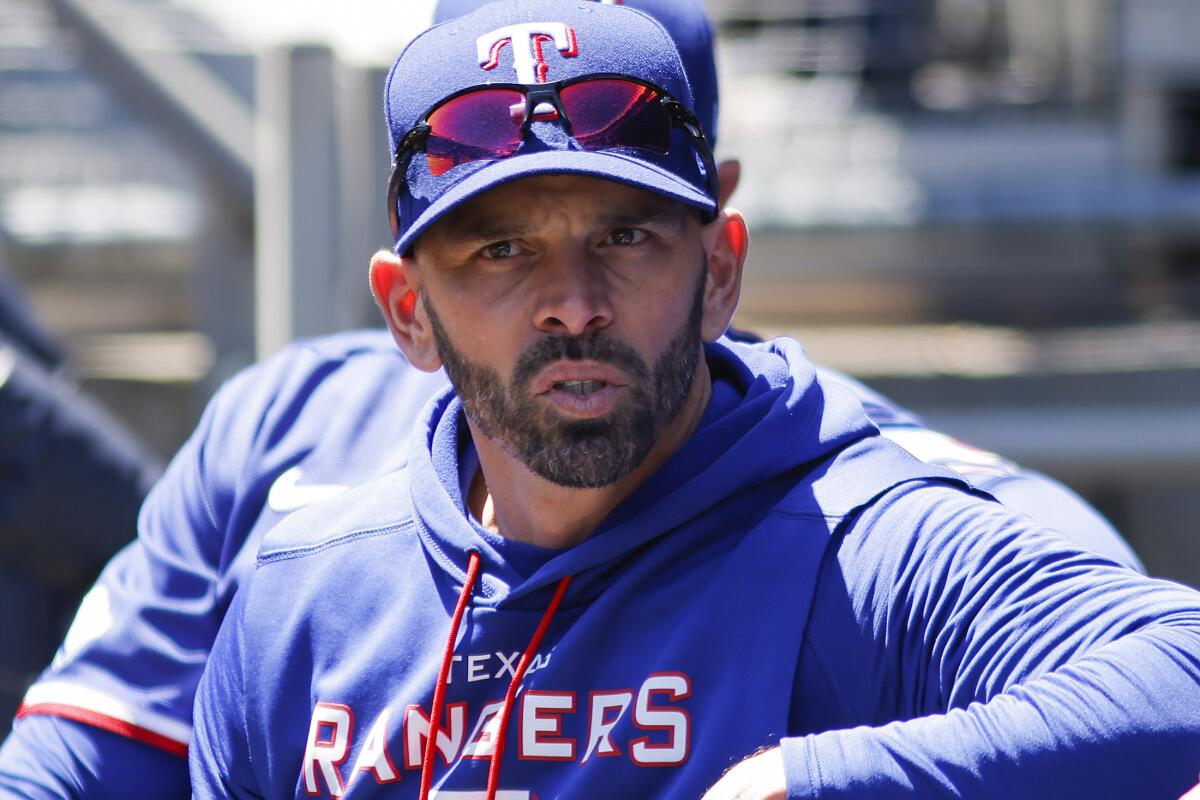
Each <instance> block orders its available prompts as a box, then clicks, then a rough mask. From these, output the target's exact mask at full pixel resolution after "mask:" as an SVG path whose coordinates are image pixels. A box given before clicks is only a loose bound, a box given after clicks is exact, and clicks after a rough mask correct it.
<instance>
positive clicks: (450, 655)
mask: <svg viewBox="0 0 1200 800" xmlns="http://www.w3.org/2000/svg"><path fill="white" fill-rule="evenodd" d="M478 577H479V553H476V552H475V551H474V550H472V551H471V555H470V557H469V558H468V559H467V577H466V578H465V579H463V588H462V592H461V593H460V594H459V595H458V605H456V606H455V607H454V616H453V617H451V618H450V637H449V638H448V639H447V640H446V652H445V653H444V654H443V655H442V668H441V670H439V671H438V679H437V683H435V684H434V685H433V708H431V709H430V711H431V712H432V713H431V715H430V717H429V738H428V739H426V740H425V758H424V760H423V761H422V762H421V791H420V794H418V795H417V796H418V797H420V798H421V800H429V789H430V787H431V786H432V785H433V757H434V753H435V751H436V750H437V737H438V733H439V729H440V728H441V726H442V703H443V702H444V701H445V699H446V682H447V680H448V679H449V677H450V665H451V664H452V663H453V662H454V643H455V640H456V639H458V626H459V624H460V623H461V622H462V618H463V612H465V611H466V610H467V603H468V602H469V601H470V600H471V592H472V590H474V588H475V579H476V578H478Z"/></svg>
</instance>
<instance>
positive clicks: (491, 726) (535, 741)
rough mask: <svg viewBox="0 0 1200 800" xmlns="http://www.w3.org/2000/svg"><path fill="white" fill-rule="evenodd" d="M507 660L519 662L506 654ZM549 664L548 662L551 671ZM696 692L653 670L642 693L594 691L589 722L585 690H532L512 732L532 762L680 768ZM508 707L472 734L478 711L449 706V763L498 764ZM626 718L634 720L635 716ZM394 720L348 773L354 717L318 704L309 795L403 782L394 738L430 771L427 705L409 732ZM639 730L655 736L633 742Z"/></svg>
mask: <svg viewBox="0 0 1200 800" xmlns="http://www.w3.org/2000/svg"><path fill="white" fill-rule="evenodd" d="M500 660H501V661H502V662H504V663H506V664H507V663H510V662H509V660H508V659H505V658H503V657H501V659H500ZM548 663H549V656H546V657H545V659H543V660H542V664H543V665H544V664H548ZM691 695H692V683H691V679H690V678H688V676H687V675H685V674H683V673H679V672H658V673H653V674H651V675H650V676H649V677H647V678H646V680H645V681H643V682H642V685H641V686H640V687H639V688H638V689H636V690H635V689H612V690H607V691H593V692H589V693H588V699H587V709H586V714H587V716H586V719H585V718H584V716H583V714H582V713H580V712H583V711H584V709H582V708H579V703H578V698H579V694H578V692H574V691H549V690H545V689H526V690H525V691H524V692H523V693H522V694H521V695H520V696H519V699H518V701H517V702H518V703H520V707H519V708H514V709H513V716H514V717H516V720H515V722H514V724H516V725H517V726H518V728H519V729H518V730H516V731H512V730H510V735H511V736H512V739H513V740H514V742H513V748H512V749H513V750H515V751H516V755H517V757H518V758H520V759H521V760H525V761H530V760H533V761H537V760H542V761H577V762H578V763H579V764H585V763H588V762H589V761H592V760H593V759H599V758H602V757H613V756H616V757H620V756H622V755H627V756H628V757H629V759H630V760H631V761H633V763H635V764H637V765H639V766H645V767H661V766H678V765H680V764H683V763H684V762H686V761H687V760H688V758H689V757H690V755H691V717H690V716H689V715H688V712H687V710H686V708H683V707H680V706H678V705H675V703H678V701H681V700H686V699H687V698H689V697H691ZM502 706H503V701H501V700H493V701H491V702H488V703H486V704H484V705H483V706H482V707H480V708H478V717H477V718H476V720H475V724H474V727H473V728H472V729H471V734H470V736H467V737H464V734H465V732H466V730H467V722H468V719H469V718H470V717H471V710H470V709H469V707H468V704H467V702H465V701H462V702H457V703H448V704H447V705H446V708H445V712H444V714H443V725H442V726H439V727H440V730H439V731H438V735H437V746H436V748H435V751H436V752H437V753H438V754H439V755H440V756H441V760H442V761H443V762H444V763H445V764H446V765H447V766H451V765H452V764H454V763H455V761H457V760H458V759H480V760H483V759H488V758H490V757H491V755H492V754H493V753H494V752H495V743H496V740H497V735H498V727H497V726H498V723H499V721H500V710H501V708H502ZM626 714H630V716H629V718H628V719H627V718H626V716H625V715H626ZM392 717H393V707H390V706H389V707H385V708H383V709H382V710H381V711H380V712H379V714H378V716H377V717H376V718H375V719H374V721H373V722H372V723H371V726H370V728H369V729H365V730H366V736H365V738H360V739H359V740H358V741H360V742H361V745H360V747H359V749H358V751H357V758H356V759H355V761H354V766H353V768H352V769H350V770H349V771H348V774H344V773H343V767H344V766H345V764H344V762H345V761H346V760H347V759H348V758H349V757H350V755H351V752H352V751H353V750H354V742H355V741H356V739H355V733H356V732H355V730H354V712H353V710H352V709H351V708H350V707H349V706H346V705H342V704H339V703H327V702H318V703H317V704H316V705H315V706H314V708H313V712H312V719H311V720H310V722H309V730H308V740H307V743H306V745H305V748H304V761H303V765H302V768H301V781H302V782H303V784H304V789H305V791H306V792H307V793H308V795H309V796H313V797H315V796H319V795H323V794H328V795H331V796H333V797H342V796H343V795H345V794H346V792H347V785H348V784H350V782H352V781H354V780H356V779H358V778H359V777H361V775H360V774H361V773H365V772H369V773H372V774H373V775H374V776H375V782H376V783H377V784H386V783H394V782H396V781H399V780H401V778H402V777H403V775H402V773H401V771H400V769H398V768H397V765H396V763H395V762H394V761H393V760H392V757H391V755H390V752H389V735H390V736H394V737H395V740H393V741H391V742H390V744H391V746H392V747H401V748H402V749H403V751H404V769H406V770H418V769H420V768H421V765H422V762H423V761H424V758H425V747H426V743H427V742H428V740H429V727H430V725H429V716H428V714H427V713H426V712H425V710H424V709H422V708H421V707H420V706H417V705H410V706H408V707H407V708H406V709H405V712H404V719H403V724H402V725H396V726H393V725H392V724H391V721H392ZM623 721H625V722H626V724H622V722H623ZM585 724H586V728H585V727H584V726H585ZM618 729H619V731H620V732H619V734H618ZM585 730H586V740H585V741H586V746H585V747H584V748H583V751H582V752H583V757H582V758H580V757H579V754H580V749H579V746H578V745H579V741H580V740H581V739H582V738H583V737H584V735H585V734H584V731H585ZM639 732H640V733H643V734H645V735H641V736H637V738H630V737H631V736H633V735H635V734H637V733H639ZM568 733H570V734H572V735H567V734H568ZM618 742H620V744H618ZM451 794H454V793H449V794H447V795H446V796H447V797H449V796H450V795H451ZM500 796H503V793H501V795H500Z"/></svg>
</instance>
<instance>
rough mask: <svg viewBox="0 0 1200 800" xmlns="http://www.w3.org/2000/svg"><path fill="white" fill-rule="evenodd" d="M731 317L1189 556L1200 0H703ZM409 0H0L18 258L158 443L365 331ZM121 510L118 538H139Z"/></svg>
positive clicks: (411, 27) (1136, 534)
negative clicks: (261, 375) (228, 386)
mask: <svg viewBox="0 0 1200 800" xmlns="http://www.w3.org/2000/svg"><path fill="white" fill-rule="evenodd" d="M708 6H709V10H710V12H711V13H712V15H713V16H714V18H715V20H716V21H717V25H718V29H719V35H720V42H721V44H720V64H721V70H722V88H723V92H722V99H723V103H722V117H721V130H720V140H721V142H720V148H719V150H720V152H721V154H723V155H725V156H738V157H740V158H741V159H742V161H743V165H744V170H743V176H744V177H743V184H742V188H741V190H740V191H739V193H738V196H737V197H736V198H735V203H734V204H735V205H737V206H738V207H740V208H741V209H743V210H744V211H745V212H746V214H747V216H748V217H749V219H750V221H751V223H752V225H753V226H754V229H755V230H754V243H753V247H752V255H751V263H750V268H749V271H748V274H747V279H746V289H745V294H744V300H743V304H742V311H741V315H740V318H739V323H740V324H741V326H743V327H747V328H751V329H756V330H759V331H762V332H765V333H775V332H790V333H793V334H794V335H796V336H797V337H798V338H799V339H800V340H801V341H802V342H804V343H805V345H806V346H807V348H808V350H809V352H810V353H811V354H812V355H813V356H815V357H816V358H817V359H818V360H820V361H822V362H824V363H826V364H829V365H831V366H834V367H837V368H841V369H843V370H846V371H848V372H851V373H853V374H855V375H858V376H860V377H863V378H865V379H866V380H867V381H868V382H869V383H870V385H872V386H873V387H875V388H877V389H879V390H881V391H883V392H884V393H886V394H888V395H891V396H892V397H893V398H895V399H896V400H898V401H900V402H902V403H905V404H908V405H910V406H911V407H913V408H914V409H916V410H917V411H919V412H920V413H922V414H924V415H925V417H926V418H927V419H928V420H929V421H930V422H931V423H932V424H933V425H934V426H937V427H939V428H941V429H942V430H945V431H947V432H950V433H952V434H954V435H956V436H959V437H961V438H963V439H966V440H968V441H970V442H972V443H975V444H979V445H983V446H986V447H989V448H993V449H995V450H997V451H999V452H1001V453H1003V454H1004V455H1006V456H1008V457H1010V458H1013V459H1016V460H1018V461H1021V462H1023V463H1025V464H1027V465H1030V466H1034V467H1038V468H1041V469H1043V470H1045V471H1047V472H1049V473H1051V474H1052V475H1054V476H1056V477H1058V478H1060V479H1062V480H1064V481H1066V482H1067V483H1068V484H1070V485H1071V486H1073V487H1074V488H1076V489H1077V490H1078V491H1080V492H1081V493H1083V494H1084V495H1085V496H1086V497H1087V498H1088V499H1090V500H1091V501H1092V502H1093V503H1094V504H1095V505H1096V506H1098V507H1099V508H1100V509H1101V510H1102V511H1103V512H1105V513H1106V514H1107V515H1108V516H1109V518H1110V519H1111V520H1112V521H1113V522H1114V523H1115V524H1116V525H1117V527H1118V528H1119V529H1120V530H1121V531H1122V532H1123V533H1124V534H1125V535H1126V536H1127V537H1128V539H1129V540H1130V541H1131V543H1132V544H1133V545H1134V547H1135V548H1136V549H1137V551H1138V553H1139V554H1140V555H1141V556H1142V558H1143V559H1144V561H1145V562H1146V564H1147V566H1148V568H1149V570H1150V572H1151V573H1152V574H1156V575H1162V576H1166V577H1172V578H1176V579H1182V580H1185V581H1189V582H1192V583H1194V584H1200V502H1198V501H1200V46H1198V45H1197V31H1200V3H1197V2H1195V0H709V2H708ZM429 13H430V11H429V3H428V2H416V1H414V0H389V1H388V2H379V1H378V0H376V1H375V2H366V1H365V0H358V1H357V2H354V1H352V0H347V1H346V2H342V3H336V4H335V3H328V2H309V3H304V2H287V3H284V2H278V1H277V0H266V1H265V2H259V3H246V2H240V0H239V1H238V2H235V0H223V2H218V0H186V1H185V0H0V271H3V272H5V273H6V274H8V275H9V277H11V278H14V279H15V280H16V281H17V282H19V283H20V284H21V285H23V286H24V287H25V289H26V290H27V292H28V296H29V298H30V300H31V302H32V305H33V308H34V310H35V312H36V313H37V315H38V317H39V318H40V319H41V320H42V321H43V322H44V323H45V324H46V325H47V327H48V328H50V329H51V331H52V332H53V333H55V334H57V335H58V336H59V337H61V340H62V341H63V342H64V343H65V346H66V349H67V355H68V363H69V365H70V369H72V370H73V371H74V373H75V374H76V375H78V376H79V378H80V380H81V383H82V385H83V388H84V389H85V390H86V391H88V392H90V393H92V394H94V395H95V396H96V397H98V398H99V399H100V400H101V401H102V402H103V404H104V405H105V406H107V408H108V409H109V410H111V412H113V413H114V414H115V415H116V416H117V417H119V418H120V419H122V420H123V421H125V422H126V423H127V424H128V425H129V426H130V427H131V428H132V429H133V430H134V431H135V432H136V433H137V434H138V435H140V437H142V438H143V440H144V441H145V442H147V443H148V445H149V447H150V448H151V449H152V450H154V451H155V452H157V453H158V454H159V455H161V456H162V457H164V458H165V457H167V456H169V455H170V454H171V453H172V452H173V451H174V450H175V448H176V447H177V446H178V445H179V443H180V442H181V441H182V439H183V437H184V436H186V434H187V433H188V432H189V431H190V430H191V428H192V427H193V426H194V424H195V421H196V419H197V416H198V414H199V412H200V410H201V408H202V406H203V403H204V401H205V400H206V398H207V397H208V395H209V394H210V392H211V391H212V390H213V389H214V388H215V387H216V386H217V385H218V384H219V382H220V381H222V380H223V379H225V378H227V377H229V376H230V375H231V374H232V373H233V372H234V371H236V370H237V369H238V368H240V367H242V366H244V365H246V364H248V363H250V362H251V361H252V360H254V359H255V358H256V354H266V353H270V352H272V351H274V350H275V349H277V348H278V347H279V346H281V345H282V344H283V343H284V342H286V341H288V340H289V339H291V338H293V337H296V336H308V335H313V334H320V333H324V332H330V331H335V330H339V329H343V328H346V327H352V326H362V325H374V324H376V323H377V318H376V314H375V312H374V310H373V307H372V306H371V304H370V300H369V297H368V292H367V284H366V264H367V261H368V258H369V256H370V254H371V252H372V251H373V250H374V249H375V248H376V247H378V246H380V245H382V244H385V243H386V242H387V241H388V235H387V227H386V222H385V213H384V191H385V184H386V176H387V164H388V148H387V140H386V135H385V132H384V128H383V124H382V119H381V114H380V103H381V101H380V97H381V83H382V78H383V74H384V72H385V70H386V67H387V65H388V64H389V63H390V61H391V59H392V58H393V57H394V56H395V55H396V53H397V52H398V51H399V49H400V47H401V46H402V44H403V42H404V41H405V40H406V38H407V37H408V36H410V35H411V34H412V33H414V32H415V31H417V30H419V29H420V28H421V27H423V25H424V24H425V23H426V22H427V20H428V18H429ZM130 533H132V531H130Z"/></svg>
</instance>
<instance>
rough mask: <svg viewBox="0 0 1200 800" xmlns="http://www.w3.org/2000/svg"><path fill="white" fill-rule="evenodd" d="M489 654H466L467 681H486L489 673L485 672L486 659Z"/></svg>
mask: <svg viewBox="0 0 1200 800" xmlns="http://www.w3.org/2000/svg"><path fill="white" fill-rule="evenodd" d="M488 658H489V656H486V655H478V656H467V683H474V682H475V681H486V680H487V679H488V678H490V677H491V675H488V674H487V666H486V665H487V660H488Z"/></svg>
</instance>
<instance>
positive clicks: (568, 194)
mask: <svg viewBox="0 0 1200 800" xmlns="http://www.w3.org/2000/svg"><path fill="white" fill-rule="evenodd" d="M415 259H416V262H417V265H418V268H419V269H420V271H421V273H422V278H423V281H422V284H421V289H420V296H421V302H422V305H423V308H424V310H425V313H426V315H427V317H428V320H429V325H430V329H431V332H432V334H433V336H434V338H435V340H436V345H437V350H438V354H439V355H440V357H441V360H442V362H443V363H444V365H445V367H446V371H447V372H448V373H449V375H450V380H451V382H452V383H453V384H454V386H455V388H456V390H457V391H458V394H459V396H460V397H461V398H462V400H463V405H464V408H465V410H466V413H467V416H468V418H469V419H470V421H471V423H472V424H473V426H474V427H475V429H476V430H477V432H479V433H482V434H483V435H485V436H487V437H488V438H490V439H492V440H494V441H496V442H497V443H498V444H499V445H500V446H501V447H502V448H504V450H505V451H507V452H508V453H509V454H510V455H512V456H514V457H516V458H517V459H519V460H520V461H521V463H523V464H524V465H525V466H526V467H527V468H528V469H530V470H531V471H532V472H533V473H535V474H537V475H539V476H540V477H542V478H544V479H545V480H548V481H551V482H553V483H555V484H558V485H561V486H568V487H573V488H597V487H603V486H608V485H610V484H612V483H614V482H616V481H617V480H618V479H620V478H621V477H623V476H624V475H626V474H628V473H629V472H631V471H632V470H633V469H634V468H635V467H637V465H638V464H639V463H641V462H642V460H643V459H644V458H645V456H646V454H647V453H648V452H649V450H650V449H651V447H652V446H653V444H654V443H655V441H657V440H658V438H659V436H660V435H661V434H662V432H663V431H664V429H666V428H667V427H668V426H669V425H670V424H671V422H672V421H674V420H675V419H676V418H677V417H678V416H679V412H680V410H681V409H682V407H683V406H684V403H685V400H686V398H687V397H688V393H689V390H690V389H691V388H692V384H693V379H694V377H695V373H696V367H697V364H698V362H699V358H700V355H701V337H700V326H701V318H702V315H703V300H704V287H705V283H704V282H705V275H706V268H705V264H706V258H705V254H704V249H703V246H702V244H701V240H700V225H699V222H698V220H697V219H696V218H695V216H694V215H693V214H692V213H691V212H689V211H688V210H686V209H685V208H684V207H683V206H681V205H679V204H677V203H674V202H672V201H670V200H667V199H665V198H661V197H659V196H657V195H654V194H651V193H648V192H644V191H641V190H638V189H633V188H629V187H625V186H621V185H619V184H616V183H612V182H608V181H602V180H599V179H593V178H584V177H578V176H543V177H536V178H528V179H525V180H522V181H518V182H514V183H511V184H506V185H504V186H501V187H498V188H497V189H494V190H492V191H490V192H488V193H487V194H485V195H482V196H481V197H480V198H477V199H476V200H474V201H472V202H471V203H469V204H467V205H466V206H464V207H462V208H461V209H460V210H459V211H458V212H456V213H454V214H452V215H450V216H448V217H447V218H446V219H445V220H443V221H442V222H440V223H439V224H438V225H437V226H435V227H434V228H433V229H431V230H430V232H429V233H427V234H425V235H424V236H423V237H422V238H421V240H420V241H419V242H418V245H417V248H416V252H415Z"/></svg>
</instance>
